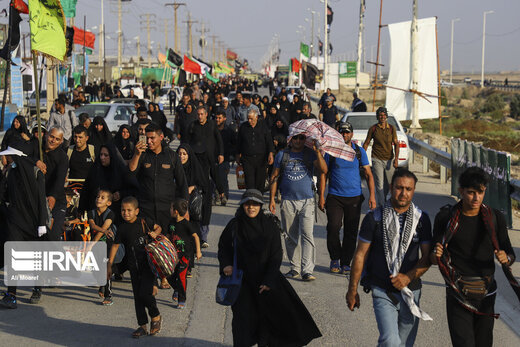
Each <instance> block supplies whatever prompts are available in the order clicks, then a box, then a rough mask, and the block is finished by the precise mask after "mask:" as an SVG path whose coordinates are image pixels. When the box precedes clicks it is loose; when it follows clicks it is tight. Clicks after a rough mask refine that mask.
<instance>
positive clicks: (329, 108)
mask: <svg viewBox="0 0 520 347" xmlns="http://www.w3.org/2000/svg"><path fill="white" fill-rule="evenodd" d="M325 101H326V104H325V105H324V106H323V107H322V108H321V110H320V114H319V119H320V121H322V122H324V123H325V124H327V125H328V126H330V127H334V124H336V122H337V121H339V119H340V114H339V111H338V108H337V107H336V106H335V105H334V98H333V97H332V96H329V97H327V99H325Z"/></svg>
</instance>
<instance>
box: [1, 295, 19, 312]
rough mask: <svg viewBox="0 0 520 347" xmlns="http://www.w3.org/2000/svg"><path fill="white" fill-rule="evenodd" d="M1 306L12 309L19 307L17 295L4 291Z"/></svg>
mask: <svg viewBox="0 0 520 347" xmlns="http://www.w3.org/2000/svg"><path fill="white" fill-rule="evenodd" d="M0 306H2V307H5V308H10V309H15V308H17V307H18V304H17V302H16V296H15V295H13V294H9V293H4V297H3V298H2V300H0Z"/></svg>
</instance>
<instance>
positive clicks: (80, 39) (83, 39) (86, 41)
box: [74, 26, 96, 49]
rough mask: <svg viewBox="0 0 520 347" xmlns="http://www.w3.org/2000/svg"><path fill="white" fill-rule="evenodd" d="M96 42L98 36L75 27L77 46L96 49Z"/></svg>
mask: <svg viewBox="0 0 520 347" xmlns="http://www.w3.org/2000/svg"><path fill="white" fill-rule="evenodd" d="M94 42H96V34H94V33H91V32H89V31H84V30H83V29H80V28H78V27H76V26H75V27H74V43H75V44H77V45H81V46H85V47H88V48H92V49H94Z"/></svg>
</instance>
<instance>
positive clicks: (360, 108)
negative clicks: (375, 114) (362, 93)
mask: <svg viewBox="0 0 520 347" xmlns="http://www.w3.org/2000/svg"><path fill="white" fill-rule="evenodd" d="M352 96H353V97H354V100H352V105H351V106H350V109H351V110H352V112H366V111H367V104H365V102H364V101H363V100H361V99H360V98H359V97H358V94H357V93H356V92H354V93H352Z"/></svg>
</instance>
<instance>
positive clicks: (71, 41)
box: [65, 27, 74, 58]
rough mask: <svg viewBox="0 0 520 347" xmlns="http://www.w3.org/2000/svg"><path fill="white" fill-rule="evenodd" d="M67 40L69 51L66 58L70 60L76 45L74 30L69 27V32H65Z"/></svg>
mask: <svg viewBox="0 0 520 347" xmlns="http://www.w3.org/2000/svg"><path fill="white" fill-rule="evenodd" d="M65 40H66V41H67V51H66V53H65V56H66V57H67V58H68V57H70V56H71V55H72V46H73V45H74V28H73V27H67V31H66V32H65Z"/></svg>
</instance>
